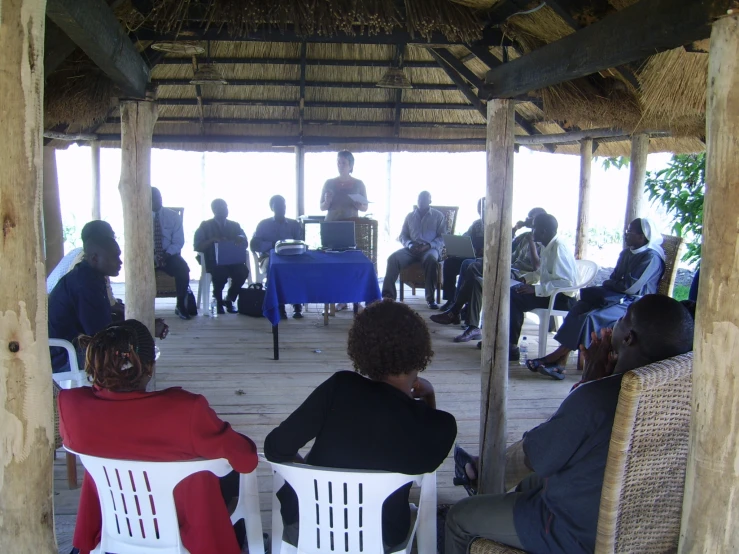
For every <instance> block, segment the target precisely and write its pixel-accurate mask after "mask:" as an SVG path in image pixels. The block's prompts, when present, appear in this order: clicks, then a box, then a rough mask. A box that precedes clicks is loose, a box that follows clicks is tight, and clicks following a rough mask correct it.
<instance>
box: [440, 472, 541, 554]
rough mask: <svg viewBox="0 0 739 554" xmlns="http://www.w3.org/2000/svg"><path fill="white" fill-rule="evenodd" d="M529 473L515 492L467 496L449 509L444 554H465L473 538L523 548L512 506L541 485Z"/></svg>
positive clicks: (534, 476) (533, 475)
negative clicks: (524, 494) (526, 493)
mask: <svg viewBox="0 0 739 554" xmlns="http://www.w3.org/2000/svg"><path fill="white" fill-rule="evenodd" d="M543 484H544V483H543V480H542V479H541V478H540V477H539V476H538V475H536V474H532V475H530V476H529V477H527V478H526V479H524V480H523V481H521V483H520V484H519V485H518V487H517V488H516V491H517V492H511V493H508V494H483V495H479V496H470V497H469V498H465V499H464V500H462V501H460V502H458V503H457V504H455V505H454V506H452V508H451V510H449V513H448V514H447V516H446V532H445V548H444V553H445V554H467V553H468V552H469V548H470V544H472V542H473V541H474V540H475V539H479V538H483V539H489V540H491V541H495V542H499V543H502V544H507V545H508V546H512V547H513V548H520V549H523V545H522V544H521V541H520V539H519V538H518V535H517V534H516V526H515V524H514V521H513V506H514V505H515V503H516V500H517V499H518V498H519V497H521V496H523V493H525V492H527V491H530V490H532V489H535V488H541V487H542V486H543Z"/></svg>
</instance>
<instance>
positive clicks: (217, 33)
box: [132, 25, 510, 46]
mask: <svg viewBox="0 0 739 554" xmlns="http://www.w3.org/2000/svg"><path fill="white" fill-rule="evenodd" d="M132 35H133V36H135V37H136V39H137V40H142V41H171V40H178V38H179V40H199V41H204V40H215V41H227V42H309V43H319V44H419V45H426V46H428V45H437V44H438V45H441V46H447V45H457V44H463V43H462V42H460V41H458V40H449V39H448V38H446V37H445V36H444V35H442V34H441V33H431V36H430V37H429V38H428V39H425V38H423V37H421V36H420V35H413V34H411V33H408V32H407V31H402V30H397V29H396V30H394V31H391V32H390V33H377V34H374V35H370V34H368V33H367V32H366V30H365V29H363V28H362V27H361V26H355V27H354V31H353V33H351V34H347V33H335V34H333V35H330V36H329V35H325V34H315V35H309V36H306V35H305V34H304V33H301V32H296V31H295V29H294V28H293V27H292V26H290V25H288V26H287V27H286V28H285V29H275V28H273V27H262V28H260V29H257V30H250V31H248V32H247V34H241V33H230V32H229V31H228V29H226V28H225V27H220V26H216V25H213V26H211V27H210V28H209V29H207V30H204V29H203V28H202V27H182V28H181V29H180V30H179V32H178V33H177V34H175V33H159V32H156V31H153V30H151V29H138V30H136V31H135V32H133V33H132ZM479 43H480V44H487V45H489V46H500V45H501V44H510V39H508V38H506V37H505V35H504V34H503V32H502V31H500V30H499V29H492V30H491V31H490V32H489V33H487V34H486V35H485V36H484V37H483V39H482V40H481V41H479Z"/></svg>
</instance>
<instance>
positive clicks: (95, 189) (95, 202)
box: [90, 140, 102, 219]
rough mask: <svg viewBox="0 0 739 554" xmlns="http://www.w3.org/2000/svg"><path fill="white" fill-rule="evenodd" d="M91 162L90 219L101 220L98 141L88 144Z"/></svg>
mask: <svg viewBox="0 0 739 554" xmlns="http://www.w3.org/2000/svg"><path fill="white" fill-rule="evenodd" d="M90 158H91V162H92V219H102V217H101V215H100V141H98V140H93V141H92V142H91V143H90Z"/></svg>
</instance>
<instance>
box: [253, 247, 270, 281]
mask: <svg viewBox="0 0 739 554" xmlns="http://www.w3.org/2000/svg"><path fill="white" fill-rule="evenodd" d="M251 255H252V259H253V260H254V272H253V273H252V275H251V276H250V278H251V280H252V282H253V283H260V284H263V283H264V280H265V279H266V278H267V273H266V272H262V268H261V267H260V264H259V254H257V253H256V252H252V253H251Z"/></svg>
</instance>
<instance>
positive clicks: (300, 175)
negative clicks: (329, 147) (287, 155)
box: [295, 146, 305, 217]
mask: <svg viewBox="0 0 739 554" xmlns="http://www.w3.org/2000/svg"><path fill="white" fill-rule="evenodd" d="M295 187H296V196H295V199H296V204H297V206H296V207H295V208H296V211H297V214H298V217H300V216H301V215H304V214H305V146H296V147H295Z"/></svg>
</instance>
